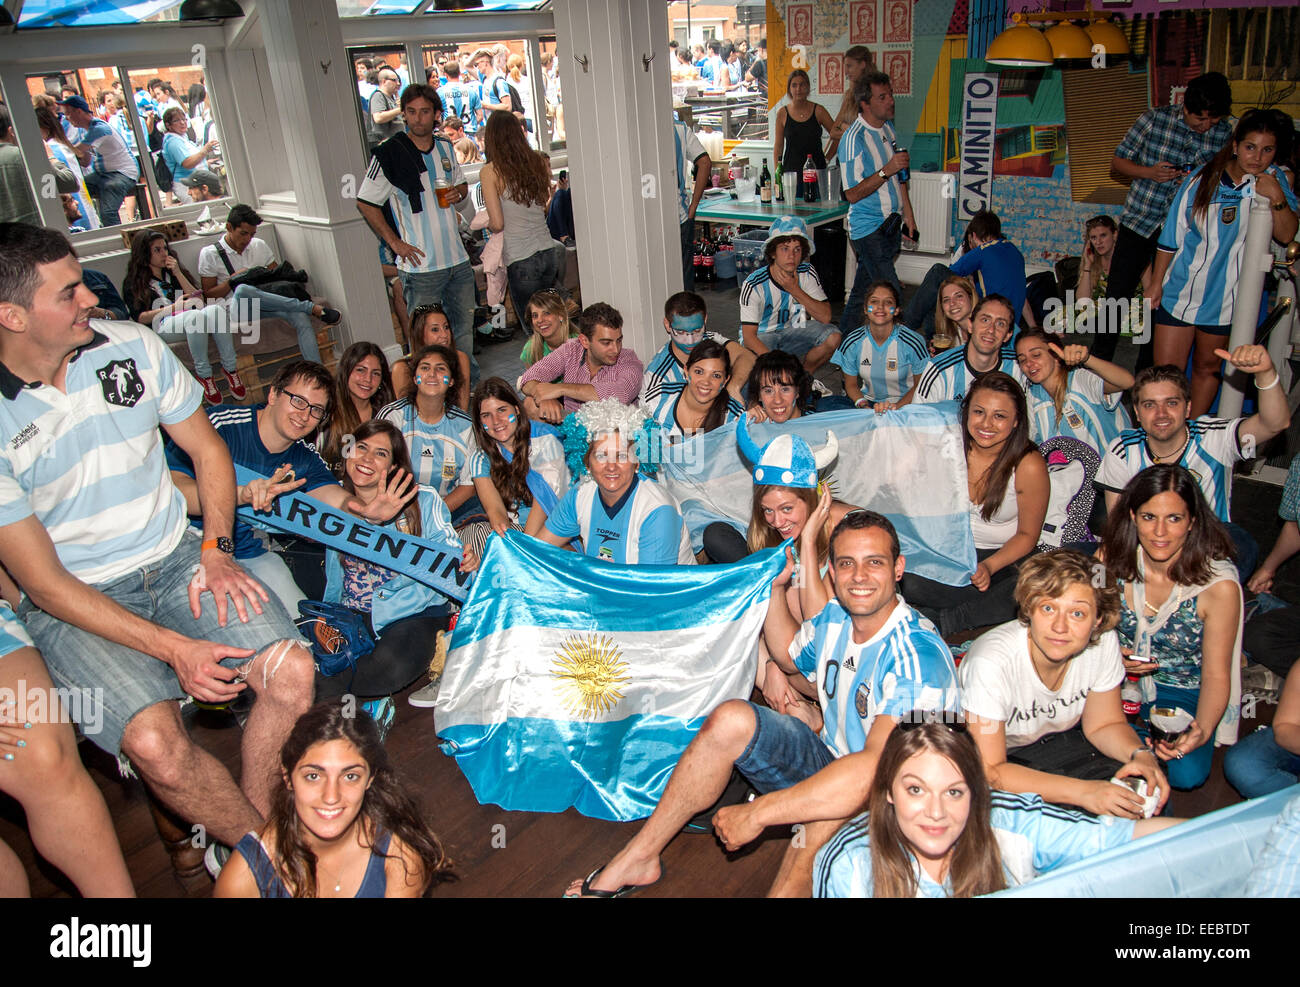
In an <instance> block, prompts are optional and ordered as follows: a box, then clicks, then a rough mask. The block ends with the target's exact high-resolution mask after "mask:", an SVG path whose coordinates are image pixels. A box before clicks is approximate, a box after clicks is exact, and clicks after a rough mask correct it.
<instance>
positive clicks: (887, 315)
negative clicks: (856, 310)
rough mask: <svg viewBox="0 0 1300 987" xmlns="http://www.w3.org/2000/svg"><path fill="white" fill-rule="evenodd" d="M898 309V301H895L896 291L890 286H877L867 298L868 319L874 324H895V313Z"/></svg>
mask: <svg viewBox="0 0 1300 987" xmlns="http://www.w3.org/2000/svg"><path fill="white" fill-rule="evenodd" d="M897 311H898V303H897V302H895V301H894V293H893V292H892V291H890V290H889V289H888V288H877V289H876V290H875V291H873V292H872V293H871V295H870V296H869V297H868V298H867V305H866V313H867V321H868V322H870V323H871V324H872V325H873V326H889V325H893V324H894V314H895V313H896V312H897Z"/></svg>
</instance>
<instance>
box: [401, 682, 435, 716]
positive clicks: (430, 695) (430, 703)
mask: <svg viewBox="0 0 1300 987" xmlns="http://www.w3.org/2000/svg"><path fill="white" fill-rule="evenodd" d="M441 686H442V679H441V678H438V679H432V680H430V682H429V684H428V685H426V686H424V687H422V688H419V689H416V690H415V691H414V692H412V693H411V694H410V695H409V696H407V697H406V701H407V702H408V703H410V704H411V705H412V706H416V707H418V708H420V709H432V708H433V707H434V706H437V705H438V689H439V688H440V687H441Z"/></svg>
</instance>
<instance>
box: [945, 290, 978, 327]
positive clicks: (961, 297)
mask: <svg viewBox="0 0 1300 987" xmlns="http://www.w3.org/2000/svg"><path fill="white" fill-rule="evenodd" d="M939 298H940V300H941V301H942V302H943V314H944V315H946V316H948V318H950V319H952V321H953V322H964V321H965V320H966V317H967V316H969V315H970V313H971V309H972V308H974V307H975V303H974V302H973V301H972V300H971V297H970V295H969V294H967V293H966V289H965V288H963V287H962V286H961V285H959V284H950V285H947V286H946V287H945V288H944V289H943V291H942V293H941V294H940V295H939Z"/></svg>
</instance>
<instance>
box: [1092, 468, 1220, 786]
mask: <svg viewBox="0 0 1300 987" xmlns="http://www.w3.org/2000/svg"><path fill="white" fill-rule="evenodd" d="M1099 556H1100V557H1101V558H1102V559H1103V560H1104V561H1105V564H1106V570H1107V572H1108V573H1109V574H1111V575H1113V576H1114V577H1115V578H1116V579H1117V580H1118V581H1119V586H1120V591H1121V608H1120V620H1119V626H1118V627H1117V628H1116V629H1117V630H1118V632H1119V639H1120V645H1121V646H1122V647H1123V648H1124V650H1125V653H1126V654H1127V655H1128V656H1130V657H1128V658H1126V659H1125V662H1124V665H1125V667H1126V668H1127V669H1128V671H1129V673H1130V674H1134V675H1138V676H1140V677H1141V678H1140V681H1141V683H1142V697H1143V700H1144V702H1143V706H1142V712H1141V717H1142V719H1144V720H1148V719H1149V718H1150V715H1151V711H1152V710H1153V709H1164V710H1170V709H1173V710H1182V711H1184V712H1185V713H1186V714H1189V715H1190V716H1191V719H1190V722H1189V723H1187V724H1186V725H1185V729H1183V730H1182V731H1181V732H1180V733H1178V735H1177V737H1176V739H1174V740H1173V741H1170V742H1166V741H1165V740H1161V741H1159V742H1157V743H1156V744H1155V745H1154V746H1155V752H1156V757H1158V758H1160V759H1161V760H1162V761H1165V762H1166V765H1165V767H1166V773H1167V774H1168V776H1169V784H1170V785H1172V786H1173V787H1174V788H1179V789H1189V788H1197V787H1199V786H1200V785H1201V784H1203V783H1204V781H1205V779H1206V778H1207V777H1208V776H1209V773H1210V763H1211V761H1212V759H1213V757H1214V746H1215V745H1214V743H1211V741H1215V740H1217V742H1218V743H1220V744H1231V743H1234V742H1235V741H1236V739H1237V725H1238V719H1239V710H1238V705H1239V703H1240V700H1241V668H1240V663H1241V586H1240V585H1239V584H1238V582H1237V569H1236V567H1235V566H1234V565H1233V564H1232V556H1233V548H1232V539H1231V537H1230V536H1229V535H1228V532H1227V530H1226V529H1225V528H1224V527H1223V524H1222V523H1221V522H1220V521H1219V519H1218V518H1216V517H1215V516H1214V513H1213V511H1211V510H1210V508H1209V505H1208V504H1206V502H1205V495H1204V494H1203V493H1201V487H1200V484H1198V483H1197V482H1196V479H1195V478H1194V477H1193V476H1192V474H1191V473H1189V472H1188V471H1187V470H1185V469H1183V468H1182V467H1181V466H1175V465H1172V464H1169V463H1161V464H1159V465H1156V466H1149V467H1147V468H1146V469H1144V470H1143V471H1142V472H1141V473H1139V474H1138V475H1137V476H1135V477H1133V479H1132V480H1130V481H1129V482H1128V485H1127V486H1125V488H1124V491H1123V493H1121V494H1120V497H1119V501H1118V502H1117V503H1116V504H1115V507H1114V508H1113V509H1112V510H1111V512H1110V518H1109V520H1108V522H1107V524H1106V533H1105V536H1104V538H1103V539H1102V547H1101V551H1100V553H1099ZM1184 718H1186V717H1184ZM1139 732H1142V733H1145V731H1139Z"/></svg>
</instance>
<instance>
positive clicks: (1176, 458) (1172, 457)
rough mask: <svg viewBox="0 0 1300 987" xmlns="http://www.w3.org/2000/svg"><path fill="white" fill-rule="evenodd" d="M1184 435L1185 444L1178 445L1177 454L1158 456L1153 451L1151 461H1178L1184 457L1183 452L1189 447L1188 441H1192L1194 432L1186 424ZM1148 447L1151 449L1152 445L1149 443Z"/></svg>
mask: <svg viewBox="0 0 1300 987" xmlns="http://www.w3.org/2000/svg"><path fill="white" fill-rule="evenodd" d="M1183 436H1184V437H1183V444H1182V445H1180V446H1179V447H1178V452H1177V453H1176V454H1174V455H1169V456H1157V455H1156V454H1155V453H1154V452H1152V453H1151V462H1153V463H1176V462H1178V461H1179V460H1180V459H1182V458H1183V452H1184V451H1185V450H1186V449H1187V443H1189V442H1191V441H1192V433H1191V431H1190V430H1188V428H1187V426H1186V425H1184V426H1183ZM1147 449H1148V450H1150V449H1151V447H1150V446H1149V445H1148V446H1147Z"/></svg>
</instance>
